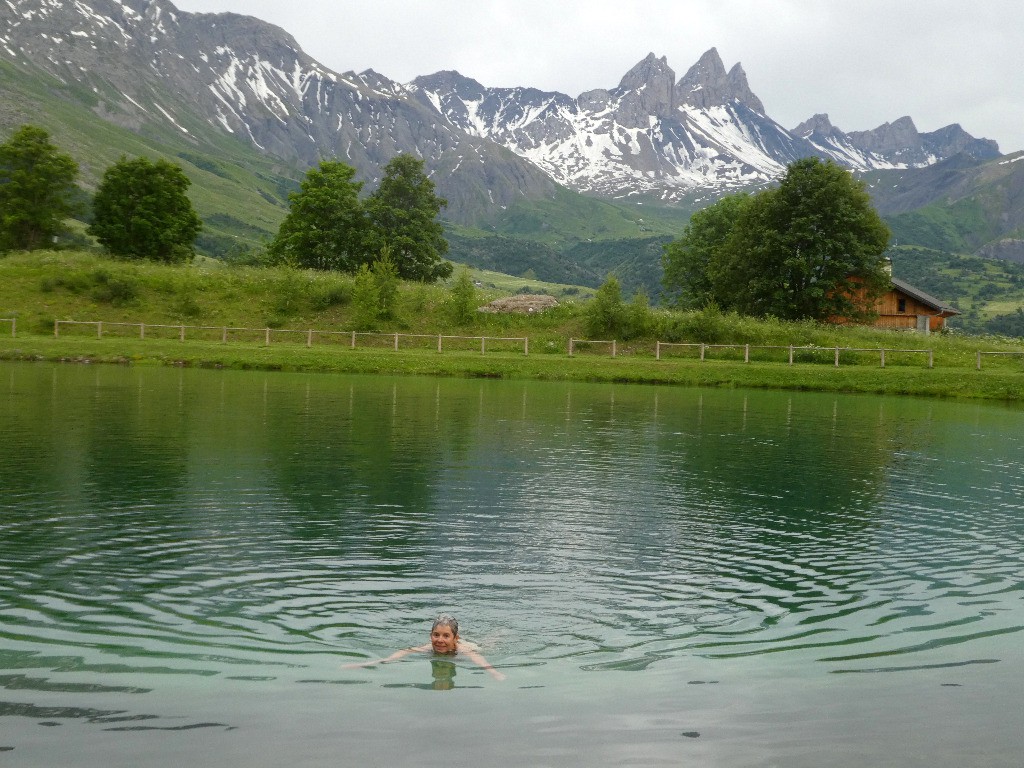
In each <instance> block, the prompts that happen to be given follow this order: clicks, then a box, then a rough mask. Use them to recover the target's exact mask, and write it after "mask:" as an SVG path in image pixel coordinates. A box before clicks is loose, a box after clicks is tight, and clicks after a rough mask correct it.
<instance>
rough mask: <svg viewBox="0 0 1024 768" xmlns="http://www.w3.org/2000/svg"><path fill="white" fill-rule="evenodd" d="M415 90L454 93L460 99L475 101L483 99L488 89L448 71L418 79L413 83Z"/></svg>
mask: <svg viewBox="0 0 1024 768" xmlns="http://www.w3.org/2000/svg"><path fill="white" fill-rule="evenodd" d="M412 85H413V87H415V88H419V89H421V90H424V91H430V92H436V93H453V94H455V95H456V96H458V97H459V98H460V99H466V100H474V99H479V98H482V97H483V95H484V92H485V91H486V89H485V88H484V86H483V85H482V84H481V83H479V82H477V81H476V80H474V79H473V78H471V77H466V76H465V75H462V74H460V73H459V72H456V71H455V70H454V69H446V70H442V71H441V72H435V73H434V74H432V75H424V76H421V77H417V78H416V79H415V80H413V81H412Z"/></svg>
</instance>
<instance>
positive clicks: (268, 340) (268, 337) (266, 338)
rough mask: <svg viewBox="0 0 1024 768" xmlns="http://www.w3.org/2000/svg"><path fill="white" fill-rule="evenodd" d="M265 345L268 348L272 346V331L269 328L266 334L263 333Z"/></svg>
mask: <svg viewBox="0 0 1024 768" xmlns="http://www.w3.org/2000/svg"><path fill="white" fill-rule="evenodd" d="M263 344H264V345H265V346H268V347H269V346H270V329H269V328H267V329H265V330H264V332H263Z"/></svg>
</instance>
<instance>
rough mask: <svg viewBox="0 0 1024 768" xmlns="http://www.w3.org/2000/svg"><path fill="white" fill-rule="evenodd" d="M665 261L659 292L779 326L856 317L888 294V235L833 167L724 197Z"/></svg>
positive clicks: (809, 167) (800, 163) (815, 166)
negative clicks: (742, 195)
mask: <svg viewBox="0 0 1024 768" xmlns="http://www.w3.org/2000/svg"><path fill="white" fill-rule="evenodd" d="M713 208H714V209H715V210H708V211H705V212H703V213H704V215H703V216H701V217H700V218H698V217H696V216H695V219H696V223H695V224H694V225H693V226H692V227H690V228H688V229H687V231H686V232H685V233H684V235H683V237H682V238H680V240H678V241H676V242H675V243H672V244H670V245H669V246H668V247H667V248H666V252H665V275H666V278H665V287H666V288H667V289H668V290H670V291H677V292H680V293H681V294H683V295H689V296H694V297H699V298H700V299H701V301H702V302H704V303H709V302H713V303H715V304H717V305H718V306H719V307H721V308H722V309H730V310H736V311H738V312H741V313H743V314H749V315H757V316H768V315H771V316H774V317H779V318H783V319H806V318H809V319H816V320H827V319H829V318H832V317H837V316H841V317H851V318H852V317H862V316H864V315H866V314H867V312H868V308H869V307H870V305H871V301H870V299H871V298H872V297H874V296H877V295H879V294H880V293H881V292H882V291H883V290H884V289H885V287H886V285H887V279H888V278H887V275H886V273H885V270H884V259H883V253H884V251H885V249H886V247H887V245H888V242H889V229H888V227H887V226H886V225H885V223H884V222H883V221H882V219H881V217H880V216H879V215H878V213H877V212H876V211H875V210H874V208H873V207H872V205H871V200H870V198H869V197H868V194H867V192H866V191H865V189H864V185H863V184H862V183H860V182H858V181H857V180H856V179H854V178H853V176H852V174H850V173H849V171H847V170H845V169H843V168H841V167H839V166H838V165H836V164H835V163H833V162H831V161H822V160H819V159H818V158H804V159H802V160H797V161H796V162H794V163H792V164H790V166H789V167H788V169H787V171H786V174H785V176H784V177H783V179H782V181H781V182H780V184H779V186H778V187H777V188H774V189H770V190H766V191H764V192H760V193H758V194H756V195H753V196H752V197H750V198H749V199H747V200H745V201H742V202H740V201H738V200H736V199H733V198H724V199H723V200H721V201H719V203H717V204H716V206H714V207H713Z"/></svg>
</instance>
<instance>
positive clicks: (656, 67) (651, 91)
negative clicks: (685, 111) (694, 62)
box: [618, 53, 676, 124]
mask: <svg viewBox="0 0 1024 768" xmlns="http://www.w3.org/2000/svg"><path fill="white" fill-rule="evenodd" d="M675 79H676V73H675V72H673V71H672V68H671V67H669V65H668V60H667V59H666V58H665V57H664V56H662V57H661V58H660V59H659V58H658V57H656V56H655V55H654V54H653V53H649V54H647V58H645V59H644V60H643V61H641V62H640V63H639V64H637V65H636V66H635V67H633V68H632V69H631V70H629V72H627V73H626V74H625V75H624V76H623V78H622V80H621V81H620V82H619V87H618V90H619V91H621V92H624V94H625V98H624V99H623V108H624V109H625V110H626V111H627V112H629V113H630V114H633V116H634V118H635V119H630V120H629V122H630V123H637V121H638V120H639V121H640V122H641V123H644V122H645V121H646V118H647V117H648V116H651V115H653V116H655V117H667V116H668V115H670V114H671V113H672V110H673V109H675ZM637 124H640V123H637Z"/></svg>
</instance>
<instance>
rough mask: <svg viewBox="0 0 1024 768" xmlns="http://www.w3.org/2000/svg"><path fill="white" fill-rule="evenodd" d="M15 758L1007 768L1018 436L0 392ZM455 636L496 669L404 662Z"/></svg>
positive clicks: (47, 380)
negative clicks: (440, 636) (440, 628)
mask: <svg viewBox="0 0 1024 768" xmlns="http://www.w3.org/2000/svg"><path fill="white" fill-rule="evenodd" d="M0 436H2V438H0V750H2V751H0V764H2V765H4V766H11V767H12V768H16V767H19V766H46V767H47V768H61V767H62V766H76V768H82V767H86V768H91V767H92V766H97V767H98V766H136V765H145V766H181V765H217V766H245V767H246V768H251V767H252V766H281V765H287V766H289V768H298V767H300V766H324V765H380V766H424V765H428V766H451V765H481V766H499V767H503V766H516V768H522V767H523V766H670V765H671V766H722V767H729V768H732V767H734V766H786V767H787V768H792V767H793V766H808V767H810V766H815V767H817V766H823V765H828V766H839V767H841V768H846V767H847V766H849V767H850V768H853V767H854V766H857V767H858V768H860V767H862V766H908V765H923V766H929V767H930V768H936V767H937V766H949V767H950V768H952V767H954V766H955V767H956V768H962V767H963V766H972V767H976V766H1017V765H1019V764H1020V760H1021V758H1020V755H1021V754H1022V753H1024V708H1022V707H1021V704H1020V691H1021V690H1022V686H1024V411H1022V410H1021V409H1020V408H1019V407H1009V406H1001V405H993V404H977V403H958V402H944V401H939V400H916V399H909V398H907V399H898V398H881V397H864V396H840V395H832V394H827V395H826V394H816V393H784V392H761V391H737V390H713V389H689V388H671V387H642V386H624V385H586V384H579V383H573V384H560V383H537V382H505V381H489V380H488V381H481V380H435V379H427V378H382V377H373V376H361V377H357V376H344V377H343V376H331V375H298V374H295V375H293V374H285V373H257V372H230V371H204V370H181V369H151V368H131V367H116V366H105V367H91V366H86V365H63V366H62V365H51V364H26V363H5V364H0ZM440 611H448V612H451V613H454V614H455V615H456V616H457V617H458V618H459V619H460V621H461V623H462V635H463V637H464V638H467V639H469V640H472V641H474V642H476V643H477V644H479V646H480V648H481V652H482V653H483V654H484V655H485V656H486V657H487V659H488V660H489V661H490V662H491V663H493V664H494V665H495V666H496V667H497V668H499V669H500V670H501V671H502V672H503V673H504V674H505V675H506V679H505V680H501V681H499V680H496V679H494V678H492V677H491V676H490V675H488V674H487V673H486V672H485V671H484V670H482V669H480V668H478V667H476V666H475V665H474V664H472V663H471V662H470V661H469V660H467V659H462V658H460V657H456V658H455V659H454V660H448V659H446V658H443V657H442V658H431V657H428V656H427V655H425V654H418V655H411V656H408V657H406V658H404V659H402V660H400V661H396V662H393V663H390V664H386V665H380V666H375V667H370V668H355V669H352V668H345V667H344V665H346V664H353V663H359V662H363V661H368V660H372V659H377V658H381V657H384V656H387V655H389V654H390V653H392V652H393V651H395V650H397V649H400V648H403V647H407V646H411V645H419V644H422V643H425V642H427V635H428V632H429V629H430V625H431V621H432V619H433V617H434V615H435V614H437V613H438V612H440Z"/></svg>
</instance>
